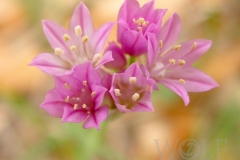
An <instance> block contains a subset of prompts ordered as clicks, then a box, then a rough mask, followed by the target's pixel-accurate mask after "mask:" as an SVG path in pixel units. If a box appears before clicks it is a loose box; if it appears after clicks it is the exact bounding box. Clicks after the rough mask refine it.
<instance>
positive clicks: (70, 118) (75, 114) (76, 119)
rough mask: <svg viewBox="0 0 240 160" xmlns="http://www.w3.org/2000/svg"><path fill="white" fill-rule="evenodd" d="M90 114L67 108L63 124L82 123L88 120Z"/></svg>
mask: <svg viewBox="0 0 240 160" xmlns="http://www.w3.org/2000/svg"><path fill="white" fill-rule="evenodd" d="M87 116H88V114H87V113H86V111H84V110H78V109H77V110H74V109H73V108H72V107H69V106H65V107H64V114H63V117H62V122H63V123H64V122H73V123H80V122H82V121H84V120H85V119H86V118H87Z"/></svg>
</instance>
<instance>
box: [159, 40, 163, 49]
mask: <svg viewBox="0 0 240 160" xmlns="http://www.w3.org/2000/svg"><path fill="white" fill-rule="evenodd" d="M162 46H163V41H162V40H160V41H159V47H160V48H162Z"/></svg>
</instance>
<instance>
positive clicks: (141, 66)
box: [139, 64, 159, 90]
mask: <svg viewBox="0 0 240 160" xmlns="http://www.w3.org/2000/svg"><path fill="white" fill-rule="evenodd" d="M139 67H140V69H141V71H142V73H143V76H145V77H146V78H147V80H148V81H149V82H151V84H152V86H153V89H154V90H159V88H158V84H157V82H156V81H155V80H153V79H151V78H150V75H149V72H148V69H147V68H146V66H144V65H142V64H141V65H140V66H139Z"/></svg>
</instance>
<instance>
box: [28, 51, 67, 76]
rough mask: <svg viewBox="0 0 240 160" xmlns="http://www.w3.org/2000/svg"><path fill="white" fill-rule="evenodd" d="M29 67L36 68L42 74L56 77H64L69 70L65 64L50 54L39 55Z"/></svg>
mask: <svg viewBox="0 0 240 160" xmlns="http://www.w3.org/2000/svg"><path fill="white" fill-rule="evenodd" d="M29 65H31V66H36V67H38V68H39V69H41V70H42V71H43V72H45V73H48V74H51V75H56V76H60V75H64V74H65V73H66V72H67V71H69V70H71V68H70V66H68V65H67V63H66V62H64V61H63V60H61V59H60V58H59V57H57V56H55V55H53V54H50V53H42V54H39V55H38V56H37V57H35V58H34V59H33V60H32V62H31V63H30V64H29Z"/></svg>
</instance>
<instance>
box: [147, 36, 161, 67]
mask: <svg viewBox="0 0 240 160" xmlns="http://www.w3.org/2000/svg"><path fill="white" fill-rule="evenodd" d="M158 48H159V45H158V42H157V39H156V36H155V35H154V34H150V33H149V34H148V52H147V57H148V66H151V65H153V64H154V62H155V61H156V60H157V58H158V56H159V54H158V53H157V51H158Z"/></svg>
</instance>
